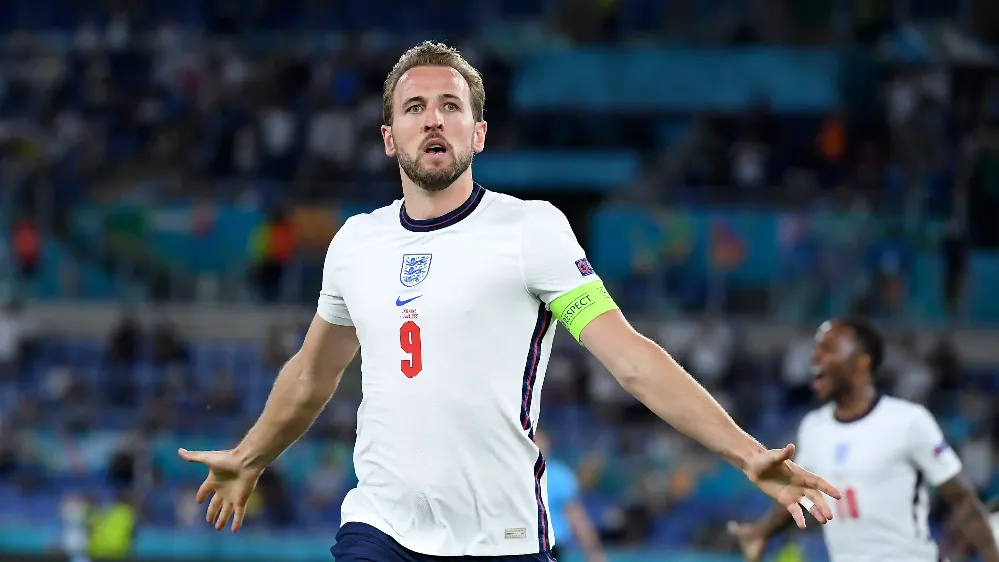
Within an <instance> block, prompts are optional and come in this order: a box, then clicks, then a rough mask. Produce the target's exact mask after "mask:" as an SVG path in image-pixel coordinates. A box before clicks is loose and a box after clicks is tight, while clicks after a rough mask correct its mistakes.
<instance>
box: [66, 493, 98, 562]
mask: <svg viewBox="0 0 999 562" xmlns="http://www.w3.org/2000/svg"><path fill="white" fill-rule="evenodd" d="M89 517H90V505H89V504H88V503H87V500H86V499H84V498H83V497H81V496H76V495H69V496H66V497H65V498H63V500H62V502H60V504H59V519H60V522H61V523H62V537H61V538H62V540H61V541H60V545H59V546H60V550H61V552H62V554H63V555H65V556H67V557H68V558H69V562H88V560H87V556H86V555H87V546H88V544H87V543H88V542H89V539H88V535H89V533H88V529H87V526H88V525H87V520H88V518H89Z"/></svg>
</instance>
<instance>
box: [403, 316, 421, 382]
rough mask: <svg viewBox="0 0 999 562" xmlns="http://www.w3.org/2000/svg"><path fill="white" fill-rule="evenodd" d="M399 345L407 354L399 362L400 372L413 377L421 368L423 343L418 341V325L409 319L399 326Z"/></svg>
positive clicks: (407, 376)
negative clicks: (406, 356)
mask: <svg viewBox="0 0 999 562" xmlns="http://www.w3.org/2000/svg"><path fill="white" fill-rule="evenodd" d="M399 347H401V348H402V350H403V352H405V353H406V354H408V355H409V358H407V359H403V360H402V362H401V368H402V374H404V375H406V378H410V379H411V378H413V377H415V376H416V375H418V374H420V371H422V370H423V343H422V342H421V341H420V327H419V326H417V325H416V322H413V321H412V320H409V321H407V322H405V323H403V325H402V326H400V327H399Z"/></svg>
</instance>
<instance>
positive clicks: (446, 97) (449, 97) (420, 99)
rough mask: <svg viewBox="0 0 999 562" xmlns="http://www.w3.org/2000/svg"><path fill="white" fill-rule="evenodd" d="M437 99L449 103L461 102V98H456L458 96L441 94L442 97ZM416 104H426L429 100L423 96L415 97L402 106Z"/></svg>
mask: <svg viewBox="0 0 999 562" xmlns="http://www.w3.org/2000/svg"><path fill="white" fill-rule="evenodd" d="M437 99H439V100H447V101H459V102H460V101H461V98H460V97H458V96H456V95H454V94H441V95H439V96H437ZM415 102H419V103H426V102H427V98H425V97H423V96H413V97H411V98H409V99H407V100H406V101H404V102H402V105H409V104H411V103H415Z"/></svg>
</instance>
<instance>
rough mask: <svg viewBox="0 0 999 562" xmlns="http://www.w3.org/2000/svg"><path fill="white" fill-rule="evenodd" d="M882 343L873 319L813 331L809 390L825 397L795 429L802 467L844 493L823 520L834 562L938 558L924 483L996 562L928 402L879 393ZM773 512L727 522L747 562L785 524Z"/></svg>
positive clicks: (971, 493)
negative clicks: (829, 517) (827, 519)
mask: <svg viewBox="0 0 999 562" xmlns="http://www.w3.org/2000/svg"><path fill="white" fill-rule="evenodd" d="M883 349H884V344H883V340H882V338H881V336H880V335H879V334H878V333H877V332H876V331H875V329H874V328H872V327H871V326H869V325H868V324H866V323H864V322H861V321H856V320H832V321H828V322H826V323H824V324H822V326H821V327H820V328H819V331H818V334H817V335H816V346H815V352H814V355H813V358H812V369H813V371H814V373H815V380H814V382H813V388H814V390H815V393H816V394H817V395H818V397H819V398H820V399H821V400H822V401H823V402H827V403H826V404H825V405H824V406H822V407H820V408H819V409H817V410H815V411H812V412H811V413H809V414H808V415H806V416H805V418H804V419H803V420H802V422H801V426H800V428H799V430H798V442H797V444H798V453H797V456H796V457H795V460H796V461H797V462H798V463H799V464H801V465H802V466H804V467H806V468H808V469H810V470H815V471H820V472H821V473H822V474H827V475H829V477H831V478H832V482H833V484H834V485H836V486H837V487H838V488H839V489H840V490H842V492H843V498H842V499H841V500H839V501H838V502H836V504H835V508H834V510H833V511H834V513H835V514H836V519H835V520H834V521H832V522H831V523H830V524H828V525H826V526H824V527H823V533H824V534H825V539H826V547H827V548H828V550H829V556H830V558H831V559H832V560H833V562H931V561H937V560H939V559H940V558H941V556H940V552H939V550H938V548H937V545H936V543H935V542H934V541H933V538H932V537H931V536H930V529H929V523H928V522H927V517H928V515H929V499H928V494H927V485H929V486H933V487H935V488H937V490H938V491H939V493H940V494H941V496H942V497H943V498H944V499H945V500H947V501H948V502H949V503H950V504H951V505H952V506H953V508H954V513H955V525H956V527H957V528H958V529H960V530H961V531H962V532H963V534H964V535H965V536H966V537H967V539H968V540H969V541H970V542H971V543H972V544H973V546H974V547H975V549H976V550H977V551H978V553H979V555H980V556H981V557H982V559H983V560H985V561H988V562H996V561H999V552H997V550H996V543H995V540H994V538H993V536H992V533H991V532H990V529H989V524H988V522H987V518H986V516H987V513H986V511H985V509H984V507H983V506H982V503H981V502H980V501H979V499H978V496H977V494H976V493H975V490H974V489H973V487H971V486H970V485H969V484H968V483H967V481H966V480H965V479H964V478H963V477H962V475H961V461H960V460H959V459H958V457H957V455H956V454H955V453H954V451H953V450H952V449H951V448H950V447H949V446H948V444H947V442H946V441H945V440H944V437H943V433H942V432H941V431H940V427H939V426H938V425H937V422H936V421H935V420H934V419H933V416H932V415H931V414H930V412H929V411H928V410H926V408H924V407H923V406H920V405H917V404H913V403H911V402H907V401H905V400H901V399H898V398H893V397H889V396H883V395H881V394H879V393H878V392H877V391H876V389H875V385H874V381H873V378H872V373H873V372H876V371H877V369H878V367H879V366H880V364H881V360H882V356H883V353H884V352H883ZM784 515H785V514H784V513H779V512H777V511H773V512H771V513H770V514H769V515H768V516H766V517H765V518H764V519H762V520H760V521H759V522H757V523H754V524H735V523H733V524H730V529H731V530H732V532H733V533H734V534H735V535H736V536H737V537H738V538H739V540H740V544H741V546H742V549H743V553H744V554H745V555H746V558H747V559H748V560H750V561H756V560H760V558H761V556H762V553H763V547H764V545H765V542H766V540H767V539H769V538H770V537H771V536H773V535H774V534H776V533H778V532H780V531H781V530H782V529H784V528H786V527H788V526H789V523H790V518H787V517H785V516H784Z"/></svg>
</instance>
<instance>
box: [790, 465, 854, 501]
mask: <svg viewBox="0 0 999 562" xmlns="http://www.w3.org/2000/svg"><path fill="white" fill-rule="evenodd" d="M788 464H789V466H790V469H791V472H792V474H791V482H792V484H794V485H795V486H801V487H802V488H806V489H809V490H818V491H820V492H822V493H823V494H826V495H827V496H830V497H832V498H835V499H837V500H838V499H841V498H842V497H843V495H842V494H841V493H840V492H839V490H837V489H836V487H835V486H833V485H832V484H830V483H828V482H826V481H825V480H824V479H822V478H820V477H819V476H818V475H816V474H812V473H811V472H808V471H807V470H805V469H804V468H801V467H800V466H798V465H796V464H794V463H788Z"/></svg>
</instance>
